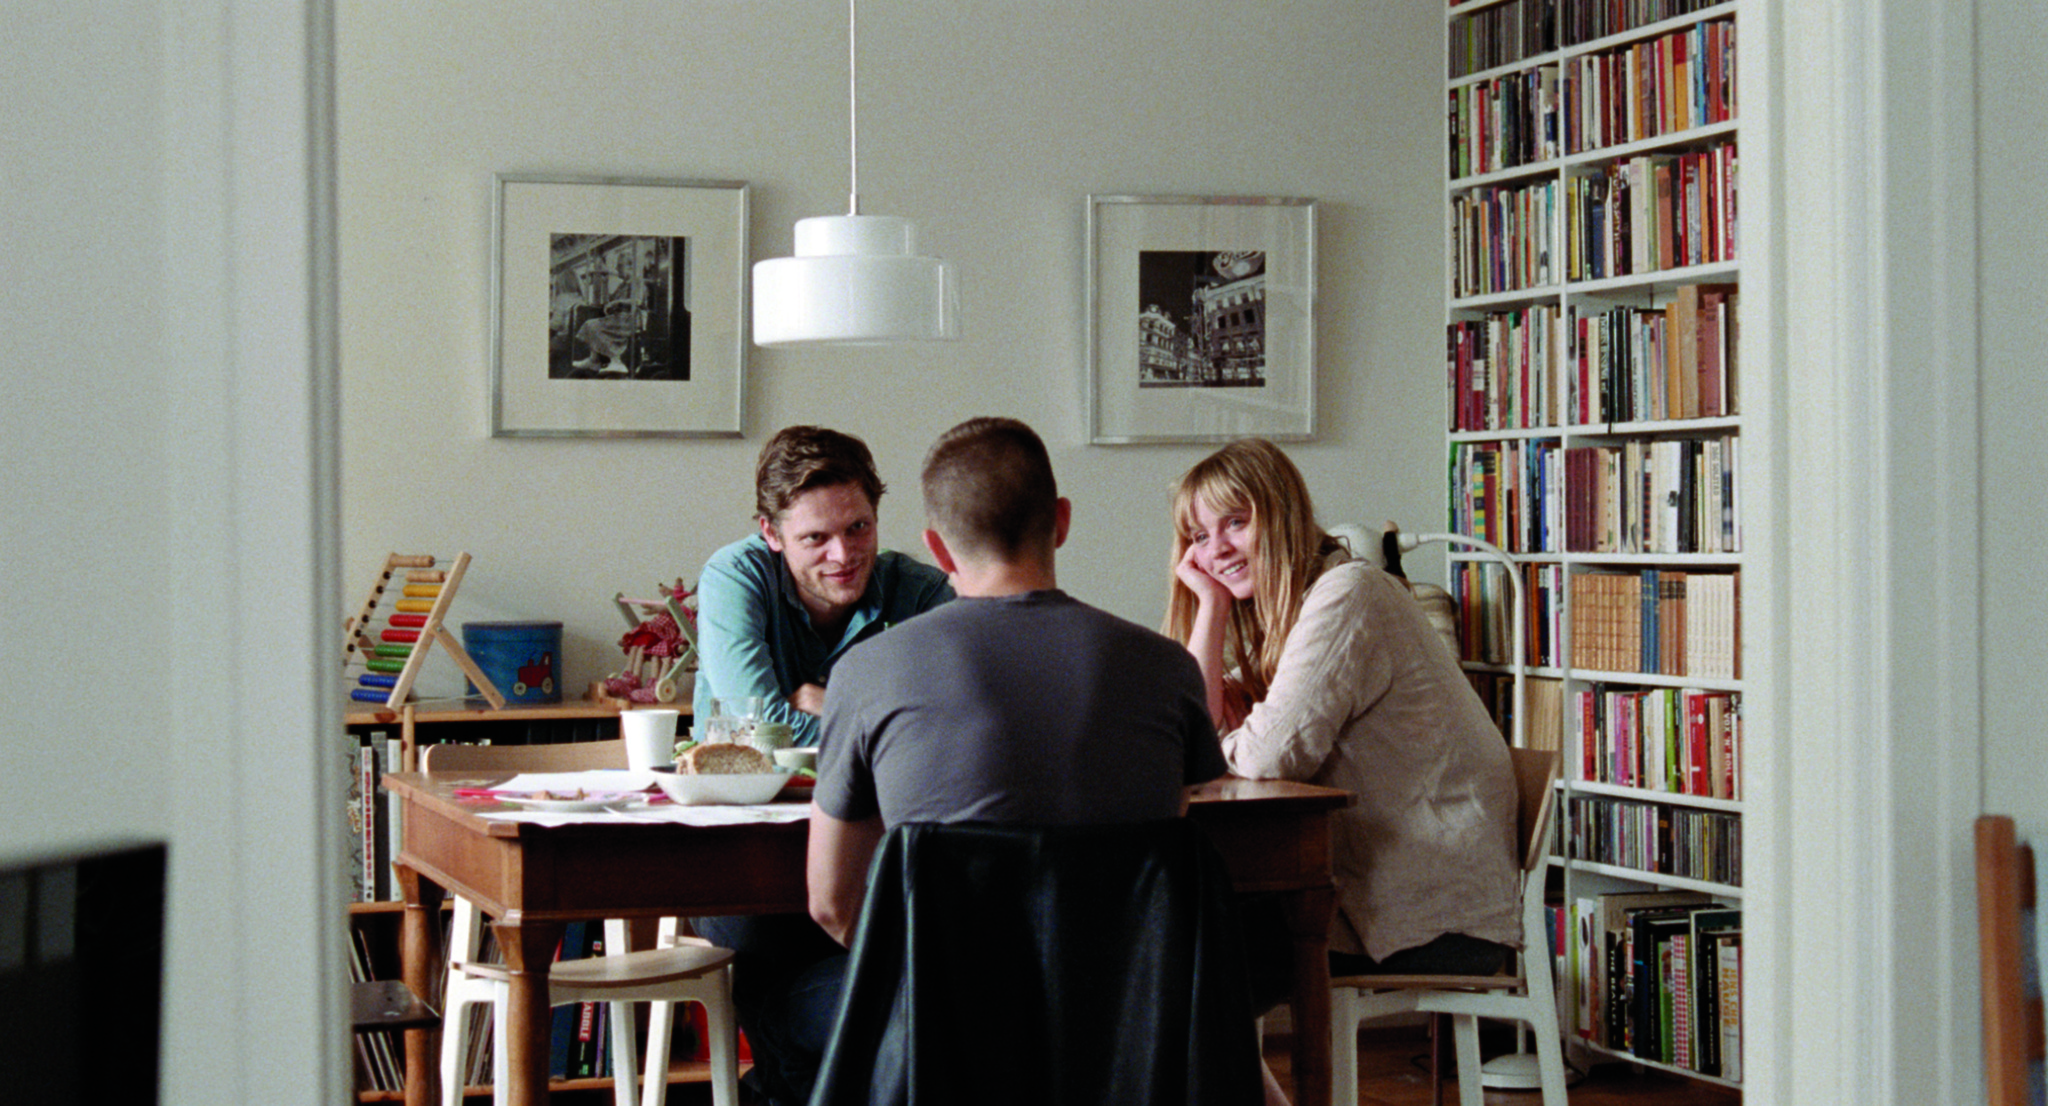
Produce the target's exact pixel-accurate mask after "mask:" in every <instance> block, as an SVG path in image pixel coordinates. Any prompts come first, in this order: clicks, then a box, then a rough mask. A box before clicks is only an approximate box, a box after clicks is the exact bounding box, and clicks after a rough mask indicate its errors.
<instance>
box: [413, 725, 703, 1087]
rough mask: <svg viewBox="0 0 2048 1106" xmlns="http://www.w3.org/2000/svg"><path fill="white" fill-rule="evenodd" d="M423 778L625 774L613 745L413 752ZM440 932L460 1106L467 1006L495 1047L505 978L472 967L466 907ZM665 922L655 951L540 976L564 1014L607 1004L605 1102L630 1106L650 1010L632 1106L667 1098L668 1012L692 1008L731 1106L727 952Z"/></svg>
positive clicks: (444, 1070) (446, 1041)
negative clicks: (641, 1009)
mask: <svg viewBox="0 0 2048 1106" xmlns="http://www.w3.org/2000/svg"><path fill="white" fill-rule="evenodd" d="M421 765H422V770H423V771H426V772H430V773H433V772H438V773H444V774H445V773H455V772H475V773H479V774H491V775H504V774H506V773H517V772H529V771H547V772H568V771H578V770H582V769H589V768H624V767H625V766H626V748H625V743H624V742H622V741H593V742H579V743H573V744H555V745H523V746H522V745H430V746H427V747H426V748H425V749H424V750H423V751H422V753H421ZM452 898H453V902H454V905H453V910H452V916H451V918H450V925H449V949H448V979H447V985H446V988H445V990H444V992H443V995H442V1033H441V1103H442V1106H461V1102H462V1092H463V1084H464V1076H465V1072H464V1070H463V1068H464V1060H465V1058H466V1057H467V1056H468V1054H469V1044H470V1042H469V1021H470V1019H469V1017H468V1008H469V1007H470V1006H472V1005H475V1004H479V1003H488V1004H490V1005H491V1008H492V1025H493V1027H494V1036H495V1039H496V1041H499V1042H502V1041H504V1040H505V1035H506V1033H507V1016H508V1012H509V1007H510V1003H509V1002H508V1001H507V995H508V994H509V990H508V980H509V978H510V977H509V974H508V973H507V971H506V970H505V968H504V967H503V966H502V965H496V964H485V963H479V957H480V955H481V951H482V944H483V912H482V911H480V910H478V909H477V906H476V904H475V903H474V902H471V901H470V900H468V899H466V898H463V897H461V896H459V895H457V896H452ZM677 929H678V923H677V920H676V919H674V918H664V919H662V920H661V931H660V938H659V940H658V941H657V943H656V947H655V948H652V949H647V950H643V951H640V952H632V953H608V954H606V955H604V956H593V957H587V958H584V959H579V960H570V961H564V962H562V963H558V964H556V965H554V966H553V967H552V968H550V969H549V971H548V1001H549V1003H550V1004H551V1005H555V1006H564V1005H568V1004H570V1003H578V1002H607V1003H610V1004H611V1009H610V1011H609V1023H610V1034H611V1054H612V1072H613V1079H612V1096H613V1101H614V1103H615V1104H616V1106H632V1104H633V1098H634V1089H635V1085H636V1083H638V1082H639V1080H640V1073H641V1071H642V1067H643V1065H642V1064H641V1062H640V1055H639V1054H640V1050H639V1046H638V1043H637V1042H636V1040H635V1037H636V1036H637V1034H636V1032H635V1030H634V1025H633V1006H632V1004H633V1003H635V1002H651V1003H652V1004H653V1005H652V1006H651V1008H650V1010H649V1013H648V1023H647V1058H646V1063H645V1065H644V1070H645V1072H646V1081H645V1085H644V1087H642V1088H641V1094H640V1101H641V1106H661V1104H662V1103H663V1102H664V1101H666V1098H667V1094H668V1079H667V1072H668V1054H669V1043H670V1040H671V1037H672V1033H673V1028H674V1024H675V1004H676V1003H678V1002H695V1003H699V1004H701V1005H702V1006H703V1007H704V1009H705V1023H706V1028H707V1029H708V1030H709V1033H710V1037H711V1042H710V1044H711V1097H712V1102H713V1104H714V1106H738V1104H739V1059H738V1056H739V1053H738V1033H739V1028H738V1021H737V1019H736V1016H735V1014H734V1013H733V1005H732V974H731V970H730V964H731V961H732V951H731V950H730V949H721V948H715V947H713V946H712V945H710V944H709V943H708V942H705V941H701V940H698V939H697V938H694V937H678V936H677ZM605 947H606V948H608V949H614V950H616V949H623V948H625V947H626V923H625V922H624V921H623V920H621V919H617V918H613V919H608V920H606V922H605ZM507 1077H508V1071H507V1062H506V1053H505V1049H504V1048H502V1047H498V1048H494V1049H493V1050H492V1062H491V1087H492V1101H493V1102H496V1103H504V1102H506V1101H508V1096H509V1091H510V1088H509V1087H508V1085H507Z"/></svg>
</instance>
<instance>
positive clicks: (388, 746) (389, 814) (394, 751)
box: [372, 733, 405, 900]
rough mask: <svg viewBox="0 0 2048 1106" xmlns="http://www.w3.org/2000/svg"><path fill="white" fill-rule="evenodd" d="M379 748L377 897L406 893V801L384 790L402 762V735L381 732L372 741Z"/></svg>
mask: <svg viewBox="0 0 2048 1106" xmlns="http://www.w3.org/2000/svg"><path fill="white" fill-rule="evenodd" d="M372 744H373V745H374V746H375V747H376V750H377V780H378V786H377V810H378V818H379V824H378V826H377V834H378V836H377V855H378V858H379V860H380V863H379V864H378V866H377V879H378V898H381V899H386V900H390V899H399V898H403V897H404V895H403V894H402V893H401V891H400V890H399V884H398V853H399V851H400V850H401V849H403V848H404V847H405V834H404V828H403V827H404V821H403V817H402V815H403V811H404V809H405V807H404V804H402V803H399V802H396V801H394V800H393V799H392V797H391V796H390V795H389V794H388V793H386V792H385V790H384V787H383V779H384V775H385V773H387V772H395V771H397V770H398V766H399V763H400V757H401V755H402V752H401V744H402V742H401V739H400V738H399V737H398V736H397V735H396V734H389V733H386V734H380V735H378V737H377V739H376V740H374V741H373V742H372Z"/></svg>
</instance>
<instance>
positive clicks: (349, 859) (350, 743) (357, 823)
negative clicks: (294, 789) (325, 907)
mask: <svg viewBox="0 0 2048 1106" xmlns="http://www.w3.org/2000/svg"><path fill="white" fill-rule="evenodd" d="M342 741H343V743H342V748H343V750H344V752H345V753H346V754H347V760H346V764H345V766H344V770H343V772H342V776H343V778H345V779H346V780H347V781H348V786H347V788H346V795H345V797H344V803H343V809H344V816H345V818H346V819H347V821H346V830H345V832H344V833H343V837H344V838H346V839H347V849H346V850H345V852H344V855H343V862H344V865H345V868H346V871H347V873H348V901H350V902H367V901H369V899H370V895H369V893H368V892H366V891H365V890H364V886H363V872H364V871H365V869H366V865H365V864H364V863H363V771H362V763H361V759H362V753H361V749H362V747H361V746H360V745H358V744H357V743H356V740H355V737H354V736H353V735H350V734H344V735H343V737H342Z"/></svg>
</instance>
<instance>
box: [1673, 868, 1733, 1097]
mask: <svg viewBox="0 0 2048 1106" xmlns="http://www.w3.org/2000/svg"><path fill="white" fill-rule="evenodd" d="M1741 932H1742V911H1741V910H1738V909H1735V908H1733V907H1730V908H1727V909H1719V910H1716V909H1708V910H1696V911H1694V912H1693V914H1692V931H1691V934H1690V938H1691V940H1690V946H1691V949H1692V966H1691V968H1692V978H1693V980H1694V992H1695V995H1696V998H1695V1000H1694V1004H1693V1007H1694V1008H1693V1011H1692V1018H1693V1021H1692V1026H1691V1029H1692V1040H1691V1048H1692V1056H1691V1059H1692V1062H1691V1063H1689V1064H1687V1065H1685V1066H1687V1067H1689V1068H1691V1069H1692V1070H1694V1071H1697V1072H1700V1073H1702V1074H1704V1075H1720V1074H1722V1059H1721V1052H1722V1038H1721V976H1720V963H1719V951H1720V942H1721V940H1722V939H1723V938H1726V937H1731V936H1739V935H1740V934H1741Z"/></svg>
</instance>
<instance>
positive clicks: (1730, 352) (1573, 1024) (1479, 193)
mask: <svg viewBox="0 0 2048 1106" xmlns="http://www.w3.org/2000/svg"><path fill="white" fill-rule="evenodd" d="M1750 2H1752V0H1722V2H1719V3H1713V2H1706V0H1467V2H1464V3H1453V4H1451V5H1450V6H1449V8H1448V11H1447V28H1448V30H1447V44H1448V61H1449V68H1448V79H1447V81H1446V90H1447V96H1446V106H1447V114H1446V127H1447V138H1448V153H1449V158H1448V162H1447V167H1446V168H1447V175H1446V182H1447V183H1446V188H1445V213H1446V227H1445V247H1446V249H1445V255H1446V256H1445V301H1446V334H1445V374H1446V386H1447V387H1446V391H1447V420H1446V430H1447V433H1446V442H1447V451H1448V457H1447V462H1448V464H1447V469H1448V471H1447V477H1448V479H1447V483H1448V493H1449V495H1448V498H1449V524H1450V528H1451V529H1453V530H1455V531H1458V532H1460V533H1464V534H1469V535H1472V536H1474V537H1479V538H1484V539H1486V540H1487V541H1490V542H1492V543H1493V544H1495V545H1497V546H1499V547H1500V548H1501V549H1503V550H1505V551H1507V552H1509V553H1511V554H1513V555H1515V557H1516V559H1517V561H1518V562H1519V564H1518V569H1519V571H1520V572H1521V573H1522V576H1523V580H1522V588H1523V593H1524V596H1525V599H1524V602H1525V604H1526V606H1525V610H1524V618H1523V621H1522V628H1523V634H1524V637H1525V643H1524V646H1525V652H1526V667H1525V670H1524V671H1525V679H1526V683H1527V688H1526V699H1525V705H1524V710H1525V711H1526V712H1527V714H1528V717H1527V718H1526V720H1525V725H1526V730H1525V732H1526V734H1527V738H1526V740H1528V741H1529V743H1530V744H1532V745H1539V746H1543V747H1549V748H1554V749H1557V750H1558V751H1559V752H1560V754H1561V755H1562V758H1563V761H1564V773H1563V775H1564V779H1563V780H1562V782H1561V783H1560V799H1561V803H1560V807H1559V817H1558V822H1557V839H1556V842H1555V850H1554V859H1553V865H1552V871H1553V876H1552V891H1553V894H1552V912H1553V917H1554V919H1555V921H1556V926H1555V931H1554V932H1555V941H1554V948H1553V950H1552V951H1553V953H1554V954H1555V957H1556V963H1557V969H1558V975H1559V984H1560V986H1559V995H1560V1005H1561V1007H1565V1009H1563V1010H1562V1011H1561V1012H1562V1014H1563V1015H1564V1016H1563V1017H1562V1019H1561V1024H1562V1025H1563V1026H1564V1027H1565V1032H1566V1033H1567V1035H1568V1038H1569V1043H1570V1044H1572V1045H1573V1046H1574V1049H1575V1051H1577V1052H1578V1054H1579V1056H1580V1058H1581V1059H1587V1060H1592V1061H1598V1060H1601V1059H1616V1060H1627V1061H1629V1062H1633V1063H1643V1064H1647V1065H1650V1066H1655V1067H1659V1068H1664V1069H1668V1070H1671V1071H1675V1072H1680V1073H1683V1074H1685V1075H1688V1076H1691V1077H1695V1078H1699V1079H1706V1080H1712V1081H1716V1082H1720V1083H1725V1084H1731V1085H1737V1084H1739V1083H1740V1081H1741V1074H1742V1061H1741V1057H1742V1048H1741V1045H1742V1037H1741V1002H1740V997H1741V948H1742V913H1741V908H1742V897H1743V892H1742V812H1743V802H1742V800H1743V788H1742V748H1743V733H1742V721H1743V716H1742V693H1743V680H1742V672H1741V664H1740V657H1741V634H1742V614H1741V600H1742V573H1743V566H1744V556H1743V548H1742V441H1743V416H1742V404H1741V389H1740V380H1741V377H1740V372H1739V369H1740V363H1741V359H1740V357H1739V356H1738V353H1739V350H1740V348H1741V341H1740V336H1741V331H1740V325H1739V323H1740V310H1739V309H1740V303H1741V294H1740V278H1741V272H1740V260H1739V252H1740V251H1739V241H1740V238H1739V234H1738V232H1737V231H1738V225H1739V224H1738V211H1737V205H1736V198H1737V191H1738V177H1739V156H1738V155H1739V145H1738V138H1739V134H1738V130H1739V118H1738V113H1737V110H1736V108H1737V97H1736V68H1737V66H1736V61H1737V50H1736V39H1737V28H1738V24H1739V23H1740V21H1741V18H1742V15H1741V12H1742V9H1744V8H1745V7H1746V6H1747V5H1748V4H1749V3H1750ZM1449 576H1450V579H1449V581H1448V583H1449V587H1450V590H1451V592H1452V594H1453V596H1455V597H1456V598H1457V600H1458V605H1459V611H1460V618H1461V620H1462V624H1461V626H1460V630H1461V634H1460V637H1461V640H1462V642H1463V648H1464V650H1465V661H1466V666H1467V668H1468V670H1469V672H1470V675H1471V678H1472V681H1473V685H1474V686H1475V687H1476V688H1478V689H1479V690H1480V692H1481V694H1482V696H1483V697H1485V698H1486V699H1487V700H1488V704H1489V706H1490V707H1492V708H1493V709H1494V711H1495V714H1496V717H1499V718H1501V719H1502V721H1503V730H1504V732H1512V731H1511V730H1509V729H1508V725H1507V724H1508V722H1509V721H1510V719H1509V715H1510V714H1511V711H1512V706H1513V703H1514V701H1515V700H1514V695H1513V676H1512V673H1511V671H1510V669H1509V667H1508V659H1509V657H1510V656H1511V655H1512V653H1513V649H1512V643H1511V641H1510V635H1511V634H1512V633H1513V626H1514V620H1513V619H1512V617H1511V612H1510V611H1509V610H1508V609H1507V607H1506V604H1507V602H1508V601H1509V600H1508V599H1507V595H1508V590H1509V589H1508V587H1507V584H1506V581H1504V580H1503V579H1501V577H1500V575H1499V569H1498V568H1497V566H1495V565H1494V564H1493V563H1492V562H1491V561H1487V560H1483V559H1479V558H1476V557H1473V558H1468V557H1465V556H1461V555H1453V556H1452V558H1451V562H1450V568H1449Z"/></svg>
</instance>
